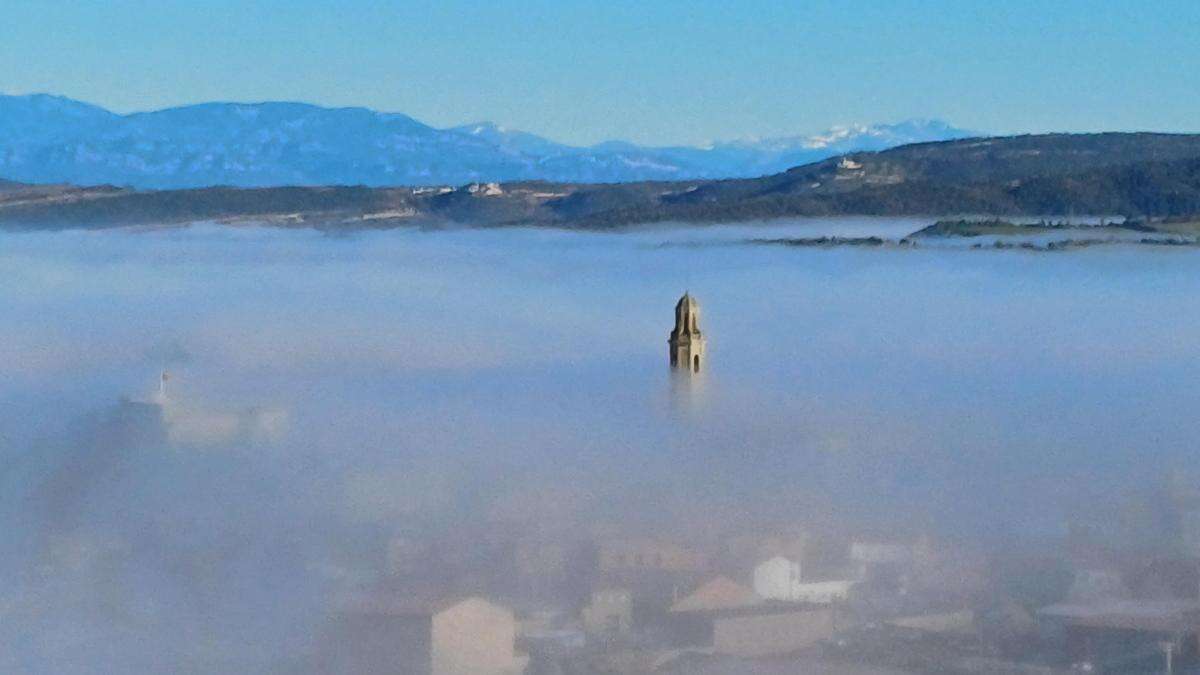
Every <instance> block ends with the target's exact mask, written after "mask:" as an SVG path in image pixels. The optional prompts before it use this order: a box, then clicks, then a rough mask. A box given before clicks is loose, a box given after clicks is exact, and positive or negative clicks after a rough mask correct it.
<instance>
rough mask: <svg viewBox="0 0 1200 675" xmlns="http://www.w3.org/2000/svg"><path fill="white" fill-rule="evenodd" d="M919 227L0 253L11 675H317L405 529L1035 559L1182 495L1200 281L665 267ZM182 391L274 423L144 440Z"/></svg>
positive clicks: (849, 263)
mask: <svg viewBox="0 0 1200 675" xmlns="http://www.w3.org/2000/svg"><path fill="white" fill-rule="evenodd" d="M927 222H929V221H901V222H895V221H872V220H855V221H824V222H821V221H817V222H813V221H803V222H798V223H791V224H782V225H780V224H776V225H774V226H771V227H770V228H769V229H763V228H762V227H745V226H743V227H729V228H722V227H706V228H700V229H696V228H677V227H659V228H651V229H646V230H640V231H637V232H634V233H626V234H578V233H567V232H558V231H540V230H500V231H459V232H409V231H393V232H380V233H362V234H356V235H352V236H347V237H330V236H326V235H322V234H319V233H315V232H310V231H281V230H263V229H254V228H243V229H235V228H219V227H211V228H190V229H181V230H167V231H159V232H127V231H110V232H93V233H89V232H65V233H57V234H23V235H14V234H9V235H0V280H3V281H2V283H0V374H2V377H0V494H2V495H3V496H2V497H0V526H2V527H3V531H4V532H5V533H6V540H5V542H4V543H3V544H2V545H0V555H2V556H3V560H2V561H0V569H2V570H3V574H4V578H5V579H13V580H16V581H15V583H6V584H5V585H4V586H5V587H4V588H3V589H2V590H0V632H2V634H0V643H3V644H6V645H8V646H9V647H8V648H7V649H6V650H5V653H3V654H2V655H0V669H4V670H8V671H16V672H22V671H30V672H106V671H112V670H125V669H128V668H131V667H134V668H138V669H141V670H145V671H152V672H167V671H171V672H186V671H187V670H188V669H189V667H190V668H192V669H194V670H196V671H200V672H207V671H212V670H213V669H217V670H221V669H222V667H221V666H220V665H219V664H221V663H226V661H223V659H227V660H228V663H230V664H238V665H236V666H229V667H228V669H230V670H246V669H249V670H255V669H259V668H261V669H262V670H277V669H286V668H289V667H292V666H296V667H300V666H297V665H296V663H293V662H291V661H289V659H298V660H299V661H300V662H302V661H303V655H304V654H305V653H307V652H306V650H308V649H311V646H312V642H313V639H314V638H313V637H312V636H313V635H314V633H315V631H317V630H318V627H319V621H320V617H321V613H322V611H323V609H324V606H325V605H324V603H325V601H326V600H325V598H326V597H327V594H328V593H329V592H330V591H331V590H335V589H336V588H338V587H339V586H340V585H344V584H346V583H349V582H352V581H353V580H354V579H356V578H358V577H363V578H368V577H369V576H370V574H371V573H372V570H373V569H375V568H376V567H377V566H378V564H379V561H380V559H382V557H383V555H384V548H385V545H386V538H387V536H389V535H391V534H393V533H395V532H400V531H405V530H406V529H411V528H422V529H425V530H428V529H430V528H433V529H434V530H435V531H445V532H452V531H455V532H461V531H466V532H474V531H477V530H480V529H481V528H486V527H487V526H488V524H490V523H497V522H502V523H509V524H512V526H513V527H516V528H524V529H525V530H527V531H530V532H554V531H561V530H570V529H572V528H581V530H580V531H591V530H604V529H605V528H608V530H610V531H611V530H613V529H614V528H616V527H617V526H618V525H619V526H620V527H621V528H626V529H637V530H644V531H667V532H670V533H673V534H676V535H683V534H688V535H693V534H695V533H696V532H697V531H701V532H703V531H706V530H712V531H717V530H720V529H722V528H726V529H728V528H751V527H758V526H762V525H763V524H771V525H777V524H780V523H792V524H796V525H798V526H813V527H819V526H821V525H822V523H825V522H838V523H842V524H845V523H850V524H853V525H854V526H857V527H889V528H894V527H898V526H902V527H903V528H904V529H906V530H907V531H916V530H922V531H934V532H945V533H953V534H954V535H957V536H967V537H977V538H979V539H981V540H982V539H987V538H989V537H995V536H996V535H997V533H1004V534H1006V535H1011V536H1027V537H1038V536H1048V535H1049V536H1052V535H1055V534H1057V533H1061V532H1062V530H1063V528H1064V527H1065V523H1066V521H1067V518H1068V517H1069V516H1070V514H1073V513H1078V512H1080V511H1081V510H1082V511H1091V512H1097V513H1103V512H1105V511H1106V510H1107V509H1111V508H1113V506H1114V504H1116V502H1117V500H1118V499H1119V498H1120V496H1121V495H1123V494H1126V493H1128V492H1129V491H1131V490H1138V489H1143V488H1145V487H1146V486H1149V485H1153V484H1155V483H1156V482H1160V481H1162V480H1164V479H1165V477H1166V476H1167V475H1168V474H1169V473H1170V472H1171V471H1172V470H1174V469H1181V468H1182V469H1186V468H1188V466H1189V465H1190V464H1191V463H1192V462H1193V461H1194V447H1195V445H1194V443H1195V441H1194V438H1195V433H1194V423H1193V417H1194V414H1195V413H1194V411H1195V410H1196V406H1197V403H1198V402H1200V396H1198V395H1197V393H1196V386H1195V383H1196V382H1197V381H1198V376H1200V358H1198V357H1200V340H1197V339H1196V336H1197V335H1200V312H1198V311H1197V310H1198V309H1200V293H1198V291H1200V276H1197V275H1196V274H1195V273H1194V269H1195V266H1196V263H1197V262H1198V260H1197V255H1198V254H1197V253H1195V252H1192V251H1181V250H1142V249H1135V248H1132V247H1130V248H1121V247H1114V248H1106V249H1104V250H1086V251H1076V252H1071V253H1069V254H1063V255H1046V254H1037V253H1021V252H1014V251H1008V252H992V251H985V252H980V251H955V250H924V249H888V250H849V249H822V250H808V249H787V248H773V247H753V246H746V247H739V246H718V247H687V246H682V247H677V246H665V247H664V246H661V244H664V243H681V242H685V243H686V242H696V241H712V240H720V241H737V240H740V239H744V238H747V235H750V236H769V237H778V236H820V235H823V234H840V235H842V236H862V235H863V234H872V233H878V232H886V233H888V236H902V235H903V234H906V233H908V232H911V231H913V230H915V229H918V228H919V227H921V226H922V225H923V224H926V223H927ZM684 290H689V291H690V292H691V293H692V294H693V295H695V296H696V297H697V298H699V300H700V302H701V305H702V308H703V312H704V314H703V316H702V323H703V327H704V329H705V330H706V331H707V333H708V336H709V341H710V343H709V345H710V346H709V349H710V361H709V368H708V371H707V372H706V373H705V375H704V377H703V378H702V379H701V380H700V381H698V382H696V383H694V384H690V385H681V384H680V383H679V382H673V381H672V379H671V378H670V377H669V376H668V372H667V368H666V362H667V354H666V335H667V332H668V330H669V329H670V321H671V310H672V306H673V303H674V301H675V300H676V299H677V298H678V296H679V295H680V294H681V293H682V292H683V291H684ZM163 368H166V369H168V370H169V371H170V372H171V373H172V379H171V380H170V381H169V382H168V391H169V395H170V397H171V400H172V401H173V405H178V406H180V407H181V409H185V410H187V411H192V412H189V413H188V414H200V413H196V412H195V411H246V410H249V409H251V408H256V409H268V410H273V411H280V412H281V413H282V417H281V419H285V420H286V421H285V422H284V423H283V426H282V427H281V428H280V429H278V430H277V433H275V432H273V433H271V434H267V435H256V434H248V433H235V434H232V435H230V436H229V438H225V439H201V440H196V439H189V438H187V437H182V438H176V439H175V440H172V438H171V437H170V436H169V435H162V434H160V433H159V432H158V431H156V430H155V429H153V428H151V429H149V430H147V428H146V425H143V424H142V423H141V422H138V421H137V420H133V421H132V422H131V421H130V420H129V419H128V415H130V414H132V413H130V412H129V410H130V409H129V407H128V406H124V407H123V406H121V405H120V404H119V403H118V402H119V401H120V400H121V399H122V397H132V398H139V397H147V396H149V395H150V394H151V393H152V392H153V391H154V389H155V388H156V387H157V384H158V373H159V372H160V370H161V369H163ZM216 414H220V413H219V412H218V413H216ZM149 426H151V427H153V426H154V425H149ZM189 664H193V665H190V666H189ZM214 664H218V665H216V666H214Z"/></svg>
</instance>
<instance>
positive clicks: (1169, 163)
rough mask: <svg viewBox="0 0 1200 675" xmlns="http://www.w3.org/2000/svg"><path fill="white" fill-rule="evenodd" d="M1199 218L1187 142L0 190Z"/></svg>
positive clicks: (96, 198) (436, 222)
mask: <svg viewBox="0 0 1200 675" xmlns="http://www.w3.org/2000/svg"><path fill="white" fill-rule="evenodd" d="M958 214H973V215H999V216H1006V215H1022V216H1050V217H1054V216H1063V217H1069V216H1071V215H1076V214H1077V215H1093V216H1108V215H1124V216H1129V217H1132V218H1137V219H1141V220H1146V219H1161V218H1178V217H1191V218H1194V217H1195V216H1197V215H1198V214H1200V135H1182V134H1151V133H1105V134H1045V135H1036V136H1034V135H1031V136H1009V137H995V138H970V139H963V140H954V141H941V142H933V143H916V144H911V145H905V146H901V147H898V148H892V149H889V150H884V151H881V152H855V153H849V154H846V155H842V156H840V157H833V158H828V159H824V160H821V161H818V162H813V163H811V164H806V165H803V166H799V167H795V168H792V169H789V170H787V171H784V172H781V173H777V174H773V175H770V176H763V177H758V178H741V179H723V180H707V179H693V180H683V181H641V182H629V183H613V184H593V183H564V182H546V181H518V182H511V183H502V184H481V183H471V184H467V185H462V186H458V187H440V188H427V187H422V188H414V187H390V188H370V187H361V186H360V187H334V186H326V187H274V188H255V189H241V188H228V187H225V188H202V189H191V190H166V191H146V190H132V189H121V188H114V187H83V188H81V187H71V186H55V185H33V186H25V185H12V184H8V185H0V227H2V228H16V229H26V228H32V229H44V228H62V227H86V228H98V227H118V226H128V225H138V226H156V225H175V224H187V223H195V222H227V223H261V224H267V225H277V226H283V227H319V228H325V229H355V228H384V227H403V226H413V225H420V226H431V227H437V226H444V225H466V226H506V225H532V226H549V227H564V228H595V229H599V228H612V227H620V226H626V225H636V224H639V223H650V222H662V221H676V222H734V221H746V220H757V219H770V218H785V217H796V216H829V215H879V216H896V215H906V216H949V215H958Z"/></svg>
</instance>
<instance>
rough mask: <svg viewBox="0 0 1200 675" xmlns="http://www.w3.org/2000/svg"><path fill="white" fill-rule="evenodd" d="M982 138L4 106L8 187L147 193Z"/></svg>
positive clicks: (754, 166)
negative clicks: (560, 132) (699, 141)
mask: <svg viewBox="0 0 1200 675" xmlns="http://www.w3.org/2000/svg"><path fill="white" fill-rule="evenodd" d="M973 135H977V134H973V133H972V132H968V131H965V130H963V129H958V128H956V127H953V126H950V125H949V124H946V123H945V122H941V121H937V120H910V121H907V122H901V123H899V124H879V125H863V126H850V127H841V128H836V129H832V130H830V131H828V132H826V133H823V134H818V135H814V136H794V137H787V138H772V139H766V140H756V141H733V142H726V143H717V144H714V145H712V146H710V147H706V148H697V147H643V146H638V145H634V144H632V143H625V142H621V141H612V142H607V143H601V144H598V145H594V146H589V147H575V146H569V145H564V144H561V143H556V142H554V141H551V140H548V139H545V138H542V137H540V136H536V135H534V134H531V133H527V132H523V131H514V130H508V129H505V128H503V127H500V126H497V125H495V124H492V123H490V122H481V123H478V124H469V125H464V126H461V127H454V128H451V129H435V128H433V127H430V126H428V125H426V124H423V123H421V122H419V121H417V120H415V119H413V118H411V117H408V116H406V115H402V114H397V113H381V112H375V111H372V110H368V109H365V108H323V107H319V106H314V105H308V104H303V103H254V104H242V103H205V104H200V105H192V106H185V107H179V108H169V109H166V110H160V111H156V112H147V113H135V114H130V115H118V114H116V113H113V112H110V111H108V110H105V109H103V108H99V107H97V106H94V105H90V104H87V103H82V102H79V101H74V100H71V99H68V98H63V97H58V96H50V95H44V94H43V95H31V96H0V177H3V178H5V179H8V180H12V181H20V182H26V183H70V184H74V185H105V184H109V185H117V186H127V187H134V188H143V189H147V188H149V189H178V188H195V187H206V186H215V185H225V186H237V187H264V186H282V185H301V186H312V185H366V186H399V185H462V184H465V183H468V182H473V181H485V182H486V181H517V180H547V181H555V182H570V183H609V182H629V181H646V180H690V179H697V178H738V177H753V176H762V175H768V174H772V173H777V172H780V171H783V170H785V169H787V168H790V167H793V166H797V165H801V164H806V163H810V162H814V161H819V160H821V159H824V158H827V157H832V156H836V155H841V154H844V153H848V152H859V151H869V150H883V149H886V148H890V147H895V146H898V145H904V144H907V143H915V142H923V141H938V140H948V139H954V138H963V137H968V136H973Z"/></svg>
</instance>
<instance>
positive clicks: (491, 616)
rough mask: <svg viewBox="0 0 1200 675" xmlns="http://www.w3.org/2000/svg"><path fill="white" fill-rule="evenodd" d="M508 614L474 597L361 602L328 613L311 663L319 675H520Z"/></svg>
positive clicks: (520, 662) (521, 668)
mask: <svg viewBox="0 0 1200 675" xmlns="http://www.w3.org/2000/svg"><path fill="white" fill-rule="evenodd" d="M515 639H516V619H515V618H514V616H513V612H512V610H510V609H508V608H506V607H501V606H499V605H496V604H493V603H491V602H488V601H487V600H484V599H483V598H480V597H467V598H463V599H450V600H442V601H428V602H427V601H420V600H414V599H412V598H407V597H405V598H398V599H396V600H394V601H389V600H385V599H381V598H362V599H356V600H354V601H351V602H348V603H345V604H344V606H342V607H340V608H339V609H338V611H337V612H336V614H335V616H334V619H333V621H332V623H331V626H330V628H329V630H328V632H327V634H326V640H325V644H324V646H323V651H322V653H321V654H320V656H319V670H320V672H323V673H330V674H334V673H345V674H346V675H352V674H353V675H360V674H362V673H378V674H380V675H384V674H385V673H386V674H394V675H520V673H522V672H524V670H525V666H526V662H527V658H526V657H525V656H524V655H521V654H518V653H517V652H516V650H515V648H514V644H515Z"/></svg>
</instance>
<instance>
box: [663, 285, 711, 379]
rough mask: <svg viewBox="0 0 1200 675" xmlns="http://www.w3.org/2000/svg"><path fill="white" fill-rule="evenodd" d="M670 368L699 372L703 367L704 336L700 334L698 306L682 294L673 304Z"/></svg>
mask: <svg viewBox="0 0 1200 675" xmlns="http://www.w3.org/2000/svg"><path fill="white" fill-rule="evenodd" d="M667 343H668V344H670V345H671V368H673V369H677V370H686V371H688V372H691V373H698V372H700V368H701V367H702V366H703V365H704V336H703V335H702V334H701V333H700V305H699V304H698V303H697V302H696V301H695V299H693V298H692V296H691V295H689V294H687V293H684V294H683V297H682V298H680V299H679V302H677V303H675V330H672V331H671V339H670V340H668V341H667Z"/></svg>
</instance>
